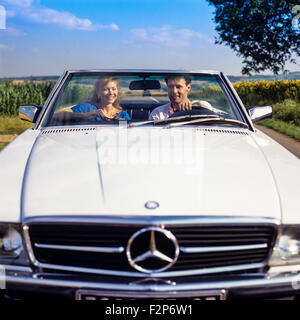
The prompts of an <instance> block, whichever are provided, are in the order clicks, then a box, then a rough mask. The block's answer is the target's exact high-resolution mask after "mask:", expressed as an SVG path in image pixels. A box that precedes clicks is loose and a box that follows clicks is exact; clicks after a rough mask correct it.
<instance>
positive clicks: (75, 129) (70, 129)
mask: <svg viewBox="0 0 300 320" xmlns="http://www.w3.org/2000/svg"><path fill="white" fill-rule="evenodd" d="M94 130H96V128H94V127H90V128H64V129H46V130H43V131H42V132H41V134H52V133H65V132H79V131H81V132H82V131H94Z"/></svg>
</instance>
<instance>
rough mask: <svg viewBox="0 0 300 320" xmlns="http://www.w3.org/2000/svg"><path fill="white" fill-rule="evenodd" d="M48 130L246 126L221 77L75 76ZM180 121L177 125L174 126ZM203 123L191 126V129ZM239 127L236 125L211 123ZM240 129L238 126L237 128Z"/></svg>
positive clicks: (54, 105) (58, 100)
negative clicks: (182, 124) (68, 127)
mask: <svg viewBox="0 0 300 320" xmlns="http://www.w3.org/2000/svg"><path fill="white" fill-rule="evenodd" d="M49 110H50V111H49V112H48V113H47V116H46V117H45V118H44V119H45V120H44V123H43V125H44V126H62V125H78V124H79V125H80V124H83V125H98V124H99V125H100V124H101V125H104V124H115V123H119V122H120V121H127V122H128V123H129V126H132V125H133V126H135V124H136V125H139V123H141V125H158V124H160V123H161V125H164V124H165V122H164V121H162V120H165V119H169V120H168V121H169V122H172V121H176V122H178V121H184V122H185V124H188V123H187V122H188V121H189V119H191V120H195V119H196V118H197V117H198V116H201V117H200V118H205V117H206V116H207V117H209V118H220V117H221V118H222V119H230V120H237V121H243V118H242V116H241V112H240V110H239V109H238V108H237V106H236V105H235V103H234V102H233V100H232V99H231V98H230V96H229V95H228V93H227V89H225V87H224V84H223V82H222V80H221V79H220V76H219V75H217V74H191V73H188V74H184V73H182V74H181V73H178V74H177V73H176V74H174V73H165V74H158V73H157V74H156V73H148V74H146V73H136V74H133V73H131V74H126V73H124V72H123V73H119V74H118V73H116V72H114V73H106V74H103V73H71V74H70V75H69V76H68V78H67V80H66V81H65V82H64V84H63V85H62V87H61V89H60V91H59V92H58V94H57V95H56V97H55V99H54V100H53V102H52V106H51V108H50V109H49ZM172 118H174V120H172ZM201 123H202V122H195V121H191V125H200V124H201ZM205 123H206V124H208V125H209V124H214V125H216V124H217V125H234V123H235V122H234V121H228V122H227V124H226V121H220V122H217V121H206V122H205ZM236 123H237V122H236Z"/></svg>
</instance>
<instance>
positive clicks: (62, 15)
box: [4, 0, 119, 31]
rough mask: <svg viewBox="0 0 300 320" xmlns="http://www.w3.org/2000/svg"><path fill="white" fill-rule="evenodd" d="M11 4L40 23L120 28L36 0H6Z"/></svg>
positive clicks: (32, 20)
mask: <svg viewBox="0 0 300 320" xmlns="http://www.w3.org/2000/svg"><path fill="white" fill-rule="evenodd" d="M4 1H5V2H6V3H7V4H9V5H10V10H11V11H12V12H15V11H16V12H18V14H19V15H20V16H22V17H24V18H25V19H27V20H30V21H31V22H35V23H39V24H53V25H57V26H59V27H62V28H65V29H70V30H84V31H97V30H103V29H108V30H113V31H117V30H119V27H118V26H117V25H116V24H109V25H101V24H93V23H92V22H91V20H90V19H87V18H78V17H76V16H75V15H74V14H73V13H71V12H68V11H58V10H55V9H51V8H47V7H44V6H40V5H39V4H38V3H37V4H36V3H35V1H34V0H4Z"/></svg>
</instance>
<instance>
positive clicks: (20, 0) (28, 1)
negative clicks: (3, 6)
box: [4, 0, 34, 7]
mask: <svg viewBox="0 0 300 320" xmlns="http://www.w3.org/2000/svg"><path fill="white" fill-rule="evenodd" d="M4 2H6V3H7V4H10V5H12V6H16V7H30V6H31V5H32V4H33V2H34V0H4Z"/></svg>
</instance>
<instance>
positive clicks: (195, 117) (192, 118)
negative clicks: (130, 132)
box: [128, 114, 220, 128]
mask: <svg viewBox="0 0 300 320" xmlns="http://www.w3.org/2000/svg"><path fill="white" fill-rule="evenodd" d="M206 118H210V119H211V118H220V117H219V116H218V115H207V114H201V115H199V114H198V115H197V114H192V115H185V116H178V117H170V118H167V119H164V120H147V121H139V122H131V123H129V124H128V128H132V127H139V126H143V125H145V124H150V123H153V124H154V125H157V124H167V123H172V122H180V123H182V121H186V120H189V121H186V123H192V121H195V120H198V119H206Z"/></svg>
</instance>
